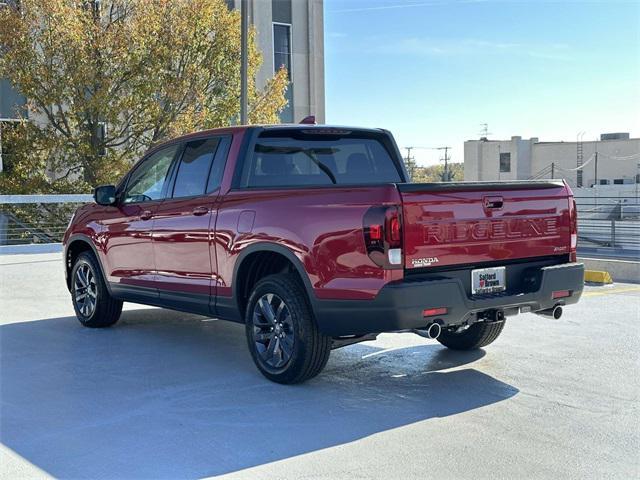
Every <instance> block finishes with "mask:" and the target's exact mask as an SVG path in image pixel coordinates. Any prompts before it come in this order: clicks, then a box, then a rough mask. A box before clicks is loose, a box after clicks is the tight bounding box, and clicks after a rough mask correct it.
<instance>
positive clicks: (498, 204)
mask: <svg viewBox="0 0 640 480" xmlns="http://www.w3.org/2000/svg"><path fill="white" fill-rule="evenodd" d="M503 204H504V200H503V198H502V197H500V196H497V197H484V208H487V209H489V208H502V205H503Z"/></svg>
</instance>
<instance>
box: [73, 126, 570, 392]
mask: <svg viewBox="0 0 640 480" xmlns="http://www.w3.org/2000/svg"><path fill="white" fill-rule="evenodd" d="M94 195H95V200H96V203H95V204H88V205H84V206H82V207H81V208H79V209H78V211H77V212H76V213H75V215H74V217H73V219H72V220H71V223H70V224H69V227H68V229H67V231H66V234H65V236H64V263H65V272H66V281H67V287H68V289H69V291H70V292H71V296H72V300H73V306H74V309H75V312H76V315H77V317H78V319H79V321H80V323H82V325H84V326H87V327H108V326H111V325H113V324H115V323H116V322H117V321H118V318H119V317H120V313H121V310H122V302H123V301H127V302H135V303H142V304H147V305H155V306H159V307H165V308H171V309H175V310H180V311H183V312H192V313H197V314H202V315H207V316H213V317H217V318H221V319H225V320H231V321H235V322H241V323H244V324H245V326H246V336H247V343H248V346H249V351H250V352H251V356H252V357H253V360H254V362H255V364H256V365H257V367H258V369H259V370H260V371H261V372H262V373H263V374H264V375H265V376H266V377H267V378H269V379H271V380H273V381H276V382H280V383H297V382H302V381H304V380H306V379H309V378H311V377H313V376H315V375H317V374H318V373H319V372H320V371H321V370H322V369H323V367H324V366H325V365H326V363H327V359H328V357H329V353H330V351H331V349H332V348H337V347H341V346H344V345H348V344H352V343H356V342H359V341H363V340H370V339H372V338H375V335H376V334H378V333H380V332H397V331H413V332H415V333H418V334H420V335H423V336H425V337H428V338H433V339H436V340H437V341H439V342H440V343H441V344H442V345H444V346H446V347H448V348H451V349H455V350H469V349H477V348H480V347H484V346H486V345H488V344H489V343H491V342H493V341H494V340H495V339H496V338H497V337H498V335H499V334H500V332H501V331H502V329H503V327H504V325H505V318H506V317H507V316H511V315H516V314H518V313H522V312H535V313H538V314H542V315H546V316H550V317H553V318H559V317H560V316H561V314H562V307H563V306H565V305H569V304H573V303H576V302H577V301H578V300H579V298H580V295H581V293H582V289H583V266H582V265H581V264H579V263H576V242H577V231H576V230H577V228H576V225H577V220H576V206H575V202H574V199H573V195H572V192H571V190H570V188H569V187H568V186H567V184H566V183H564V182H563V181H561V180H544V181H507V182H453V183H417V184H416V183H409V178H408V176H407V172H406V171H405V168H404V166H403V162H402V158H401V156H400V153H399V151H398V148H397V146H396V144H395V142H394V140H393V137H392V136H391V134H390V133H389V132H388V131H385V130H376V129H362V128H345V127H329V126H316V125H288V126H282V125H280V126H250V127H233V128H224V129H216V130H209V131H204V132H199V133H194V134H190V135H187V136H183V137H180V138H175V139H173V140H170V141H168V142H166V143H163V144H162V145H158V146H156V147H154V148H153V149H151V150H150V151H149V152H148V153H147V154H146V155H145V156H144V157H143V158H142V159H141V160H140V161H139V162H138V163H137V164H136V165H135V166H134V167H133V168H132V169H131V171H130V172H129V173H128V174H127V175H126V176H125V177H124V178H123V179H122V181H121V182H120V183H119V184H118V185H117V186H101V187H98V188H96V190H95V194H94Z"/></svg>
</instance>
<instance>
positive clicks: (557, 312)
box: [536, 305, 562, 320]
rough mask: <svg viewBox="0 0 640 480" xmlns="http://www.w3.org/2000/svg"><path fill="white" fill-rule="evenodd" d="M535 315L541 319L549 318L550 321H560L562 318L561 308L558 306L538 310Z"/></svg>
mask: <svg viewBox="0 0 640 480" xmlns="http://www.w3.org/2000/svg"><path fill="white" fill-rule="evenodd" d="M536 314H537V315H540V316H541V317H545V318H550V319H552V320H560V317H562V307H561V306H560V305H556V306H555V307H553V308H548V309H546V310H539V311H537V312H536Z"/></svg>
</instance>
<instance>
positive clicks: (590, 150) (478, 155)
mask: <svg viewBox="0 0 640 480" xmlns="http://www.w3.org/2000/svg"><path fill="white" fill-rule="evenodd" d="M639 163H640V138H629V134H628V133H615V134H602V135H601V136H600V140H598V141H584V142H541V141H539V140H538V139H537V138H530V139H522V138H521V137H511V140H487V139H480V140H468V141H466V142H464V178H465V180H527V179H532V178H564V179H566V180H567V182H568V183H569V184H570V185H571V186H572V187H591V186H593V185H595V184H598V185H618V184H622V185H627V184H635V183H640V175H639V174H640V170H639V169H640V167H639Z"/></svg>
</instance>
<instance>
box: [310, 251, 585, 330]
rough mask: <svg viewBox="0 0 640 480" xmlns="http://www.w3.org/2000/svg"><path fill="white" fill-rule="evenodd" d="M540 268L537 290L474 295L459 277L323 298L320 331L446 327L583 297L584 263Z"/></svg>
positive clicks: (317, 304)
mask: <svg viewBox="0 0 640 480" xmlns="http://www.w3.org/2000/svg"><path fill="white" fill-rule="evenodd" d="M539 272H540V280H539V282H538V283H537V285H538V288H537V289H535V291H529V292H520V293H519V292H505V293H502V294H499V295H486V296H481V297H470V296H468V295H467V293H466V291H465V288H464V285H463V283H462V282H461V281H460V279H458V278H441V277H440V278H437V279H422V280H420V279H409V280H407V279H405V280H403V281H400V282H393V283H389V284H388V285H386V286H385V287H384V288H382V290H380V293H379V294H378V295H377V296H376V298H375V299H373V300H318V301H316V302H315V305H314V310H315V314H316V319H317V321H318V326H319V327H320V330H322V331H323V332H324V333H325V334H327V335H331V336H334V337H335V336H343V335H364V334H367V333H376V332H391V331H396V330H406V329H412V328H422V327H424V326H426V325H427V324H428V323H430V322H432V321H434V320H435V319H436V318H437V320H438V321H439V323H441V324H442V325H443V326H447V325H461V324H463V323H465V322H467V321H475V318H476V317H477V314H478V313H481V312H485V311H487V310H503V311H504V312H505V314H506V315H513V314H516V313H518V312H519V311H520V309H521V308H523V307H525V308H527V307H528V308H529V309H530V311H533V312H535V311H538V310H545V309H547V308H551V307H553V306H555V305H570V304H573V303H577V302H578V300H579V299H580V296H581V295H582V290H583V286H584V265H582V264H581V263H566V264H561V265H553V266H549V267H543V268H541V269H540V270H539ZM558 290H569V291H570V293H571V294H570V296H569V297H565V298H559V299H553V298H552V292H554V291H558ZM439 307H446V308H447V314H446V315H443V316H439V317H434V318H429V319H425V318H424V317H423V315H422V312H423V310H424V309H428V308H439Z"/></svg>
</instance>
